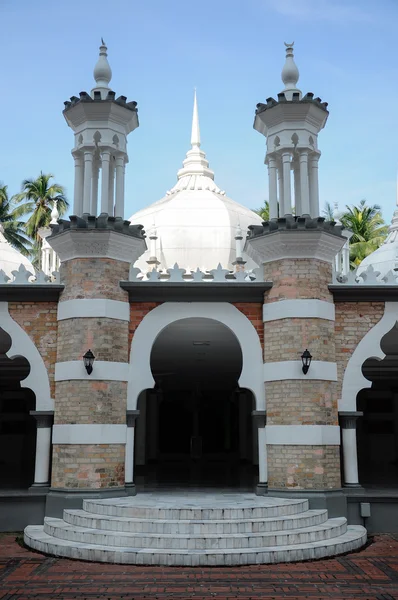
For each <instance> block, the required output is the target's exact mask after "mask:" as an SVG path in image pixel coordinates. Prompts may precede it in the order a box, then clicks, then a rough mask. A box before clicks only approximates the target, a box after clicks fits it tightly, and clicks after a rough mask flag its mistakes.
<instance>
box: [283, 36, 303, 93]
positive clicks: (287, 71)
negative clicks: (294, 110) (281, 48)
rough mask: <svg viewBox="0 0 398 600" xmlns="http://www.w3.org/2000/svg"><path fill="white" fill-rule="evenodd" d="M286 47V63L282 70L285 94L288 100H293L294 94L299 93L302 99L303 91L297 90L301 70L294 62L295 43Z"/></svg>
mask: <svg viewBox="0 0 398 600" xmlns="http://www.w3.org/2000/svg"><path fill="white" fill-rule="evenodd" d="M285 46H286V61H285V64H284V66H283V69H282V81H283V83H284V84H285V89H284V90H283V91H284V92H285V96H286V100H291V99H292V96H293V92H299V94H300V97H301V91H300V90H299V89H297V82H298V80H299V76H300V73H299V70H298V68H297V65H296V63H295V62H294V54H293V46H294V42H292V43H291V44H287V43H286V42H285Z"/></svg>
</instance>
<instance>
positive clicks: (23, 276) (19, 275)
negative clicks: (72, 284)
mask: <svg viewBox="0 0 398 600" xmlns="http://www.w3.org/2000/svg"><path fill="white" fill-rule="evenodd" d="M5 283H6V284H9V285H13V284H16V285H24V284H33V285H43V284H45V285H48V284H49V283H54V284H55V283H60V277H59V271H54V272H53V273H52V274H51V276H50V275H46V274H45V273H43V271H37V270H36V269H34V268H33V267H31V268H30V269H27V268H26V266H25V265H24V264H23V263H21V264H20V265H19V267H18V269H15V270H14V271H12V272H11V277H9V276H8V275H7V273H5V272H4V271H3V270H2V269H0V285H2V284H5Z"/></svg>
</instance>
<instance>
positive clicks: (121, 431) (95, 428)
mask: <svg viewBox="0 0 398 600" xmlns="http://www.w3.org/2000/svg"><path fill="white" fill-rule="evenodd" d="M126 429H127V428H126V425H85V424H84V425H82V424H78V425H76V424H73V425H69V424H68V425H54V426H53V444H125V443H126Z"/></svg>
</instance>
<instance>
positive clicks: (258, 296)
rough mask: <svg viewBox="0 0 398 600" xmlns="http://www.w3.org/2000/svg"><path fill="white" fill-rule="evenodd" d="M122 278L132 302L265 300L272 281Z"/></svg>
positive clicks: (121, 283) (122, 283)
mask: <svg viewBox="0 0 398 600" xmlns="http://www.w3.org/2000/svg"><path fill="white" fill-rule="evenodd" d="M159 283H160V284H161V285H159ZM162 283H163V282H162V281H161V282H153V281H143V282H141V283H139V282H135V281H121V282H120V287H121V288H122V289H124V290H126V291H127V292H128V294H129V301H130V302H256V303H258V302H261V303H262V302H263V301H264V293H265V292H266V291H268V290H270V289H271V288H272V282H271V281H266V282H257V281H253V282H251V283H247V282H243V283H242V282H239V281H235V282H232V283H231V282H230V280H228V281H226V282H225V283H217V282H213V283H211V285H207V283H204V284H203V285H201V284H199V285H196V284H194V283H192V282H189V281H183V282H181V283H180V282H166V285H162Z"/></svg>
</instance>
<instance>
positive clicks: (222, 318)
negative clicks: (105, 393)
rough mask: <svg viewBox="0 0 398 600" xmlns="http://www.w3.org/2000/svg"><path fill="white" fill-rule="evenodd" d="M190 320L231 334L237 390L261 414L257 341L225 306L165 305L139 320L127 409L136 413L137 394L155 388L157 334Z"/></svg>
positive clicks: (261, 377) (253, 332)
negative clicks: (237, 357)
mask: <svg viewBox="0 0 398 600" xmlns="http://www.w3.org/2000/svg"><path fill="white" fill-rule="evenodd" d="M191 317H202V318H205V319H211V320H213V321H219V322H220V323H222V324H223V325H225V326H226V327H228V329H230V330H231V331H232V332H233V334H234V335H235V336H236V338H237V340H238V342H239V344H240V347H241V350H242V359H243V365H242V372H241V375H240V378H239V386H240V387H241V388H247V389H248V390H250V391H251V392H252V393H253V395H254V398H255V406H256V410H264V409H265V388H264V374H263V357H262V349H261V344H260V340H259V337H258V334H257V331H256V329H255V328H254V326H253V325H252V323H251V322H250V321H249V319H248V318H247V317H246V316H245V315H244V314H243V313H241V312H240V310H238V309H237V308H236V307H235V306H233V305H232V304H229V303H228V302H165V303H164V304H161V305H160V306H158V307H156V308H154V309H153V310H152V311H151V312H149V313H148V314H147V315H146V316H145V317H144V318H143V320H142V321H141V323H140V324H139V326H138V327H137V329H136V331H135V334H134V337H133V340H132V343H131V350H130V369H129V381H128V387H127V408H128V409H129V410H134V409H136V408H137V400H138V396H139V394H140V393H141V392H142V391H143V390H145V389H148V388H152V387H153V386H154V384H155V380H154V378H153V375H152V371H151V367H150V357H151V350H152V346H153V344H154V342H155V340H156V338H157V336H158V335H159V333H160V332H161V331H162V330H163V329H164V328H165V327H167V326H168V325H170V324H171V323H174V322H175V321H180V320H181V319H189V318H191Z"/></svg>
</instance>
